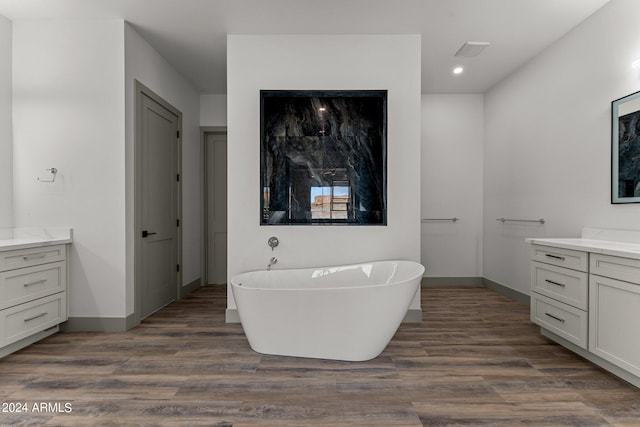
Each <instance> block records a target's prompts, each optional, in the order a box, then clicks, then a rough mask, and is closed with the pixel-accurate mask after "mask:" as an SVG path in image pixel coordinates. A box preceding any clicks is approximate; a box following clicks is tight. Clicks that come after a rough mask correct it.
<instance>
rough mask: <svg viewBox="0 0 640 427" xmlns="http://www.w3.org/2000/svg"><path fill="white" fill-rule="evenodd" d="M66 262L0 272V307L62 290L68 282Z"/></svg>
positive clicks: (10, 305)
mask: <svg viewBox="0 0 640 427" xmlns="http://www.w3.org/2000/svg"><path fill="white" fill-rule="evenodd" d="M66 276H67V272H66V263H65V262H63V261H59V262H54V263H51V264H43V265H36V266H34V267H27V268H21V269H18V270H9V271H3V272H2V273H0V309H3V308H7V307H12V306H14V305H18V304H22V303H24V302H27V301H31V300H34V299H37V298H42V297H45V296H47V295H51V294H55V293H57V292H62V291H64V290H66V289H65V286H66V283H67V277H66Z"/></svg>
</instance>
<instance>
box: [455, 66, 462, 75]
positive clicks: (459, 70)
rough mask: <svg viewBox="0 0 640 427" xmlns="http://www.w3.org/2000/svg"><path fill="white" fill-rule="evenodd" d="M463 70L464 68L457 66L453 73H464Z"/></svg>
mask: <svg viewBox="0 0 640 427" xmlns="http://www.w3.org/2000/svg"><path fill="white" fill-rule="evenodd" d="M463 71H464V68H462V67H456V68H454V69H453V74H462V72H463Z"/></svg>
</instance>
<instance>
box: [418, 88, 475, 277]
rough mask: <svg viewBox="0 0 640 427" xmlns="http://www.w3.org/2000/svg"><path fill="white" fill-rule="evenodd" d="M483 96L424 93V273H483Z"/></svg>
mask: <svg viewBox="0 0 640 427" xmlns="http://www.w3.org/2000/svg"><path fill="white" fill-rule="evenodd" d="M483 123H484V114H483V95H436V94H429V95H422V153H421V157H422V161H421V168H422V185H421V189H422V191H421V192H422V196H421V201H422V218H452V217H457V218H460V221H457V222H449V221H427V222H423V224H422V233H421V244H422V264H423V265H424V266H425V267H426V271H425V276H427V277H481V276H482V158H483V152H482V151H483V138H484V130H483Z"/></svg>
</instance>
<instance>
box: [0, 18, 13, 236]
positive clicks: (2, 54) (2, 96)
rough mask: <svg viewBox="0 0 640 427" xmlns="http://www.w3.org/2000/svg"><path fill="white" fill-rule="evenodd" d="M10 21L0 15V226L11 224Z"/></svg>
mask: <svg viewBox="0 0 640 427" xmlns="http://www.w3.org/2000/svg"><path fill="white" fill-rule="evenodd" d="M11 62H12V60H11V21H9V20H8V19H7V18H5V17H4V16H2V15H0V228H3V227H12V226H13V150H12V138H13V137H12V124H11V121H12V120H11V115H12V113H11Z"/></svg>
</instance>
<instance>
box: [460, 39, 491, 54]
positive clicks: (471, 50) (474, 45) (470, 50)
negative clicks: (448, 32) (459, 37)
mask: <svg viewBox="0 0 640 427" xmlns="http://www.w3.org/2000/svg"><path fill="white" fill-rule="evenodd" d="M490 44H491V43H489V42H466V43H465V44H463V45H462V47H461V48H460V49H458V51H457V52H456V54H455V56H462V57H464V58H473V57H474V56H478V55H480V53H481V52H482V51H483V50H484V49H485V48H486V47H487V46H489V45H490Z"/></svg>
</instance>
